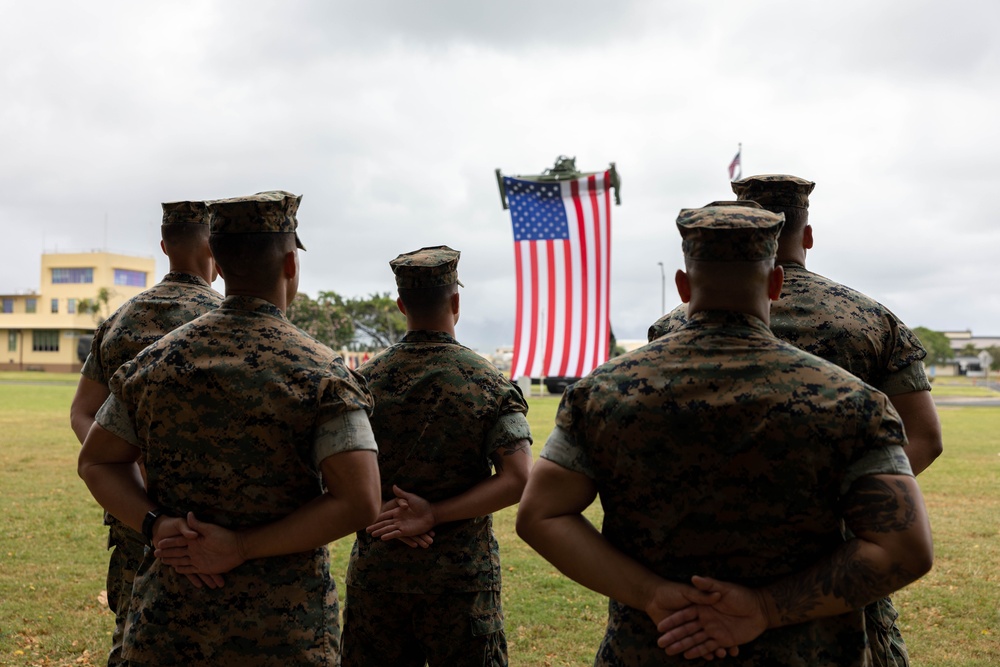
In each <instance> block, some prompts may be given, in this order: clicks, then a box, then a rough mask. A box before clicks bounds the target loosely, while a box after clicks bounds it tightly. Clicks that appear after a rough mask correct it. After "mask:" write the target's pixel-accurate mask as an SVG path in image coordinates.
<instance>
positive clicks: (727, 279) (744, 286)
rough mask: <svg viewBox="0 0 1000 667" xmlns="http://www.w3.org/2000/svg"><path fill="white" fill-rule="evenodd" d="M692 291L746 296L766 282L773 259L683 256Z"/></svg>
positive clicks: (772, 265) (772, 266)
mask: <svg viewBox="0 0 1000 667" xmlns="http://www.w3.org/2000/svg"><path fill="white" fill-rule="evenodd" d="M684 268H685V269H686V270H687V274H688V277H689V279H690V281H691V288H692V290H698V291H700V292H701V293H710V294H714V295H728V296H730V297H736V296H740V295H742V297H744V298H746V297H748V296H752V295H753V294H754V293H755V292H756V291H757V290H759V289H761V287H762V286H763V285H766V284H767V280H768V277H769V276H770V275H771V269H773V268H774V258H773V257H769V258H767V259H758V260H754V261H749V262H715V261H711V260H703V259H689V258H687V257H685V258H684Z"/></svg>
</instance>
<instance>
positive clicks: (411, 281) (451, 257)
mask: <svg viewBox="0 0 1000 667" xmlns="http://www.w3.org/2000/svg"><path fill="white" fill-rule="evenodd" d="M461 256H462V253H461V252H459V251H458V250H452V249H451V248H449V247H448V246H446V245H439V246H432V247H429V248H421V249H420V250H414V251H413V252H407V253H403V254H402V255H399V256H398V257H396V259H394V260H392V261H390V262H389V267H390V268H392V272H393V273H394V274H395V275H396V287H399V288H401V289H419V288H425V287H443V286H445V285H454V284H455V283H458V284H459V285H462V283H461V281H459V279H458V260H459V258H460V257H461ZM462 287H465V285H462Z"/></svg>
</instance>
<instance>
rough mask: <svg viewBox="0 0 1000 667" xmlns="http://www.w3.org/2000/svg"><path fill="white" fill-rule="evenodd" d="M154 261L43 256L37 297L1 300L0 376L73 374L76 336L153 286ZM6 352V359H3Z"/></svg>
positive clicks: (90, 255)
mask: <svg viewBox="0 0 1000 667" xmlns="http://www.w3.org/2000/svg"><path fill="white" fill-rule="evenodd" d="M155 272H156V261H155V260H154V259H153V258H152V257H133V256H130V255H116V254H114V253H109V252H85V253H53V254H45V255H42V275H41V281H40V286H39V289H38V292H31V293H28V294H0V305H2V308H0V370H5V371H17V370H44V371H53V372H76V371H79V370H80V368H81V366H82V363H81V361H80V359H79V356H78V354H77V347H78V345H79V343H80V337H81V336H88V335H90V334H93V332H94V329H96V328H97V325H98V323H99V322H101V321H103V319H104V318H105V317H107V315H109V314H110V313H112V312H114V311H115V309H116V308H118V306H120V305H121V304H122V303H124V302H125V301H126V300H127V299H130V298H132V297H133V296H135V295H136V294H138V293H139V292H141V291H143V290H144V289H146V288H147V287H152V286H153V284H155V283H156V278H155ZM102 288H103V289H106V290H107V297H108V298H107V304H106V305H105V304H104V303H100V304H99V311H98V312H97V313H92V312H81V308H80V306H81V303H83V304H84V305H86V304H87V303H88V302H89V303H95V302H98V294H99V293H100V291H101V289H102ZM3 352H5V353H3Z"/></svg>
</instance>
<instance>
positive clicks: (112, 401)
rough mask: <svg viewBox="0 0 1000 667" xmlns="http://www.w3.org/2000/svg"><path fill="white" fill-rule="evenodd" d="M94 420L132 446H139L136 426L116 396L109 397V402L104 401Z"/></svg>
mask: <svg viewBox="0 0 1000 667" xmlns="http://www.w3.org/2000/svg"><path fill="white" fill-rule="evenodd" d="M94 420H95V421H96V422H97V423H98V424H100V425H101V428H103V429H104V430H105V431H108V432H109V433H113V434H114V435H117V436H118V437H119V438H121V439H122V440H124V441H125V442H127V443H129V444H130V445H134V446H135V447H138V446H139V436H137V435H136V432H135V424H133V423H132V418H131V417H129V414H128V409H127V408H126V407H125V404H124V403H122V402H121V401H119V400H118V397H117V396H115V395H114V394H111V395H110V396H108V398H107V400H106V401H104V405H102V406H101V409H100V410H98V411H97V415H96V416H95V417H94Z"/></svg>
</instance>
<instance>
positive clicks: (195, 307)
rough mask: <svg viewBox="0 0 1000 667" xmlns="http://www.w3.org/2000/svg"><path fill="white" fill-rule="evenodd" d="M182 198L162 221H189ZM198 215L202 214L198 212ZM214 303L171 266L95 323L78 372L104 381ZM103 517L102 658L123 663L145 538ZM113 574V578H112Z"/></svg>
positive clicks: (202, 286)
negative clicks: (106, 558) (108, 626)
mask: <svg viewBox="0 0 1000 667" xmlns="http://www.w3.org/2000/svg"><path fill="white" fill-rule="evenodd" d="M186 204H192V205H194V204H201V202H178V203H177V204H176V205H174V204H164V205H163V210H164V214H163V215H164V224H168V223H167V220H168V219H170V220H172V221H173V222H179V221H184V222H191V221H192V219H193V218H196V217H197V215H196V213H195V212H192V210H190V208H189V207H187V206H183V205H186ZM203 206H204V204H202V207H203ZM195 208H197V207H195ZM201 215H202V216H204V213H203V212H202V214H201ZM171 216H173V217H171ZM220 303H222V295H221V294H219V293H218V292H216V291H215V290H214V289H212V287H211V286H210V285H209V284H208V283H207V282H205V281H204V280H203V279H201V278H199V277H198V276H194V275H191V274H189V273H182V272H180V271H171V272H170V273H168V274H167V275H166V276H164V277H163V280H162V281H160V282H159V283H157V284H156V285H154V286H153V287H150V288H149V289H148V290H145V291H143V292H140V293H139V294H137V295H136V296H134V297H132V298H131V299H129V300H128V301H126V302H125V303H124V304H122V305H121V306H120V307H119V308H118V310H116V311H115V312H114V313H112V314H111V316H110V317H109V318H108V319H106V320H105V321H104V322H103V323H102V324H101V325H100V326H99V327H98V328H97V331H95V332H94V340H93V342H92V343H91V346H90V354H89V355H87V360H86V361H85V362H84V364H83V369H82V370H81V371H80V372H81V373H82V374H83V376H84V377H86V378H88V379H90V380H93V381H95V382H100V383H101V384H103V385H107V384H108V381H109V380H110V379H111V376H112V375H114V373H115V371H117V370H118V368H119V367H120V366H121V365H122V364H124V363H125V362H127V361H130V360H132V359H134V358H135V356H136V355H137V354H139V352H141V351H142V350H143V349H145V348H146V347H147V346H148V345H151V344H152V343H155V342H156V341H158V340H159V339H160V338H162V337H163V335H164V334H166V333H167V332H169V331H173V330H174V329H176V328H177V327H179V326H181V325H182V324H185V323H187V322H190V321H191V320H193V319H195V318H196V317H198V316H200V315H203V314H204V313H207V312H209V311H210V310H214V309H215V308H218V307H219V304H220ZM104 523H105V524H107V525H108V526H110V527H111V528H110V530H109V531H108V549H112V548H113V549H114V551H112V552H111V559H110V562H109V564H108V607H109V608H110V609H111V611H113V612H114V613H115V630H114V634H113V635H112V649H111V655H110V656H109V658H108V664H109V665H112V666H114V665H120V664H123V660H124V659H123V658H122V656H121V646H122V637H123V635H124V633H125V619H126V616H127V614H128V605H129V601H130V599H131V597H132V580H133V579H134V578H135V571H136V569H137V568H138V565H139V562H140V561H141V560H142V557H143V551H144V550H145V545H146V538H145V537H144V536H143V535H142V534H141V533H137V532H136V531H134V530H132V529H131V528H129V527H128V526H126V525H125V524H123V523H122V522H120V521H118V520H117V519H115V518H114V517H112V516H111V515H110V514H107V513H105V515H104ZM116 580H117V581H118V582H119V583H117V584H116V583H113V582H114V581H116ZM119 589H121V590H123V591H125V594H122V595H120V594H118V590H119Z"/></svg>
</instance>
